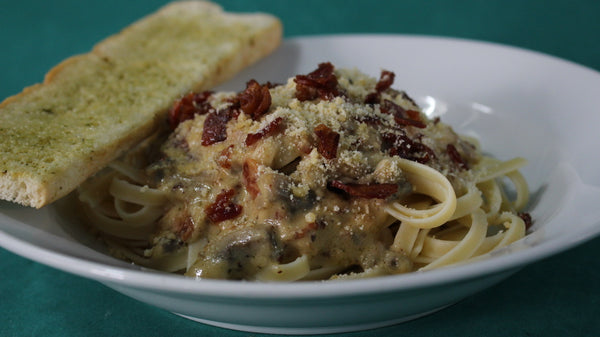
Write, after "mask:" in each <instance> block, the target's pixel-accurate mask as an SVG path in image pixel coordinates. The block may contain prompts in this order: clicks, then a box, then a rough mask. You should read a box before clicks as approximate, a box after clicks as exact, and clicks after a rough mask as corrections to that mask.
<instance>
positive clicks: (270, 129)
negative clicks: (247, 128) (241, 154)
mask: <svg viewBox="0 0 600 337" xmlns="http://www.w3.org/2000/svg"><path fill="white" fill-rule="evenodd" d="M282 130H283V118H281V117H277V118H275V119H274V120H273V121H271V123H269V124H267V126H265V127H264V128H262V129H261V130H259V131H258V132H257V133H250V134H248V136H246V146H250V145H252V144H254V143H256V142H258V141H259V140H261V139H263V138H264V137H268V136H272V135H274V134H276V133H277V132H281V131H282Z"/></svg>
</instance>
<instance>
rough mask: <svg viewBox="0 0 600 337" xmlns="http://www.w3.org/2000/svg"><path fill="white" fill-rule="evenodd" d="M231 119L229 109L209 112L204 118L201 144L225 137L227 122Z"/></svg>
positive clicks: (208, 143)
mask: <svg viewBox="0 0 600 337" xmlns="http://www.w3.org/2000/svg"><path fill="white" fill-rule="evenodd" d="M230 119H231V114H230V113H229V110H219V111H216V112H211V113H209V114H208V116H206V119H205V120H204V127H203V130H202V145H204V146H208V145H212V144H214V143H219V142H222V141H224V140H225V139H227V122H229V120H230Z"/></svg>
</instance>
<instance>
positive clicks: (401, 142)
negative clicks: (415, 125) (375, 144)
mask: <svg viewBox="0 0 600 337" xmlns="http://www.w3.org/2000/svg"><path fill="white" fill-rule="evenodd" d="M381 140H382V145H383V148H384V149H388V152H389V154H390V155H392V156H399V157H400V158H404V159H408V160H412V161H416V162H417V163H421V164H425V163H427V162H428V161H429V160H431V158H434V157H435V153H434V152H433V150H432V149H431V148H429V147H428V146H427V145H425V144H423V143H421V142H420V141H419V140H417V139H414V140H412V139H410V138H409V137H408V136H406V135H403V134H395V133H384V134H382V135H381Z"/></svg>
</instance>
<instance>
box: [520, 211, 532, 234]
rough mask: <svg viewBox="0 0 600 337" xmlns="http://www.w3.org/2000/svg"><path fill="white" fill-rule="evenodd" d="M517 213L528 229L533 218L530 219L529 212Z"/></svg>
mask: <svg viewBox="0 0 600 337" xmlns="http://www.w3.org/2000/svg"><path fill="white" fill-rule="evenodd" d="M517 215H518V216H519V218H521V219H523V222H525V229H526V230H527V229H529V228H530V227H531V226H532V225H533V220H532V219H531V214H529V213H527V212H520V213H519V214H517Z"/></svg>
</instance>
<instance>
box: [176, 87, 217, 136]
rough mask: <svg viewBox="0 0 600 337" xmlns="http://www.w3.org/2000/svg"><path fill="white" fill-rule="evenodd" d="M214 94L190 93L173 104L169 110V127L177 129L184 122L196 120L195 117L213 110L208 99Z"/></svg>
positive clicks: (206, 92) (208, 92)
mask: <svg viewBox="0 0 600 337" xmlns="http://www.w3.org/2000/svg"><path fill="white" fill-rule="evenodd" d="M212 94H213V92H212V91H204V92H201V93H193V92H192V93H189V94H187V95H185V96H183V97H182V98H181V99H180V100H178V101H177V102H175V104H173V107H172V108H171V110H169V126H170V127H171V129H173V130H175V128H176V127H177V126H178V125H179V124H180V123H181V122H183V121H186V120H188V119H192V118H194V116H195V115H204V114H206V113H209V112H210V111H211V110H213V107H212V106H211V105H210V103H208V98H209V97H210V96H211V95H212Z"/></svg>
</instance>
